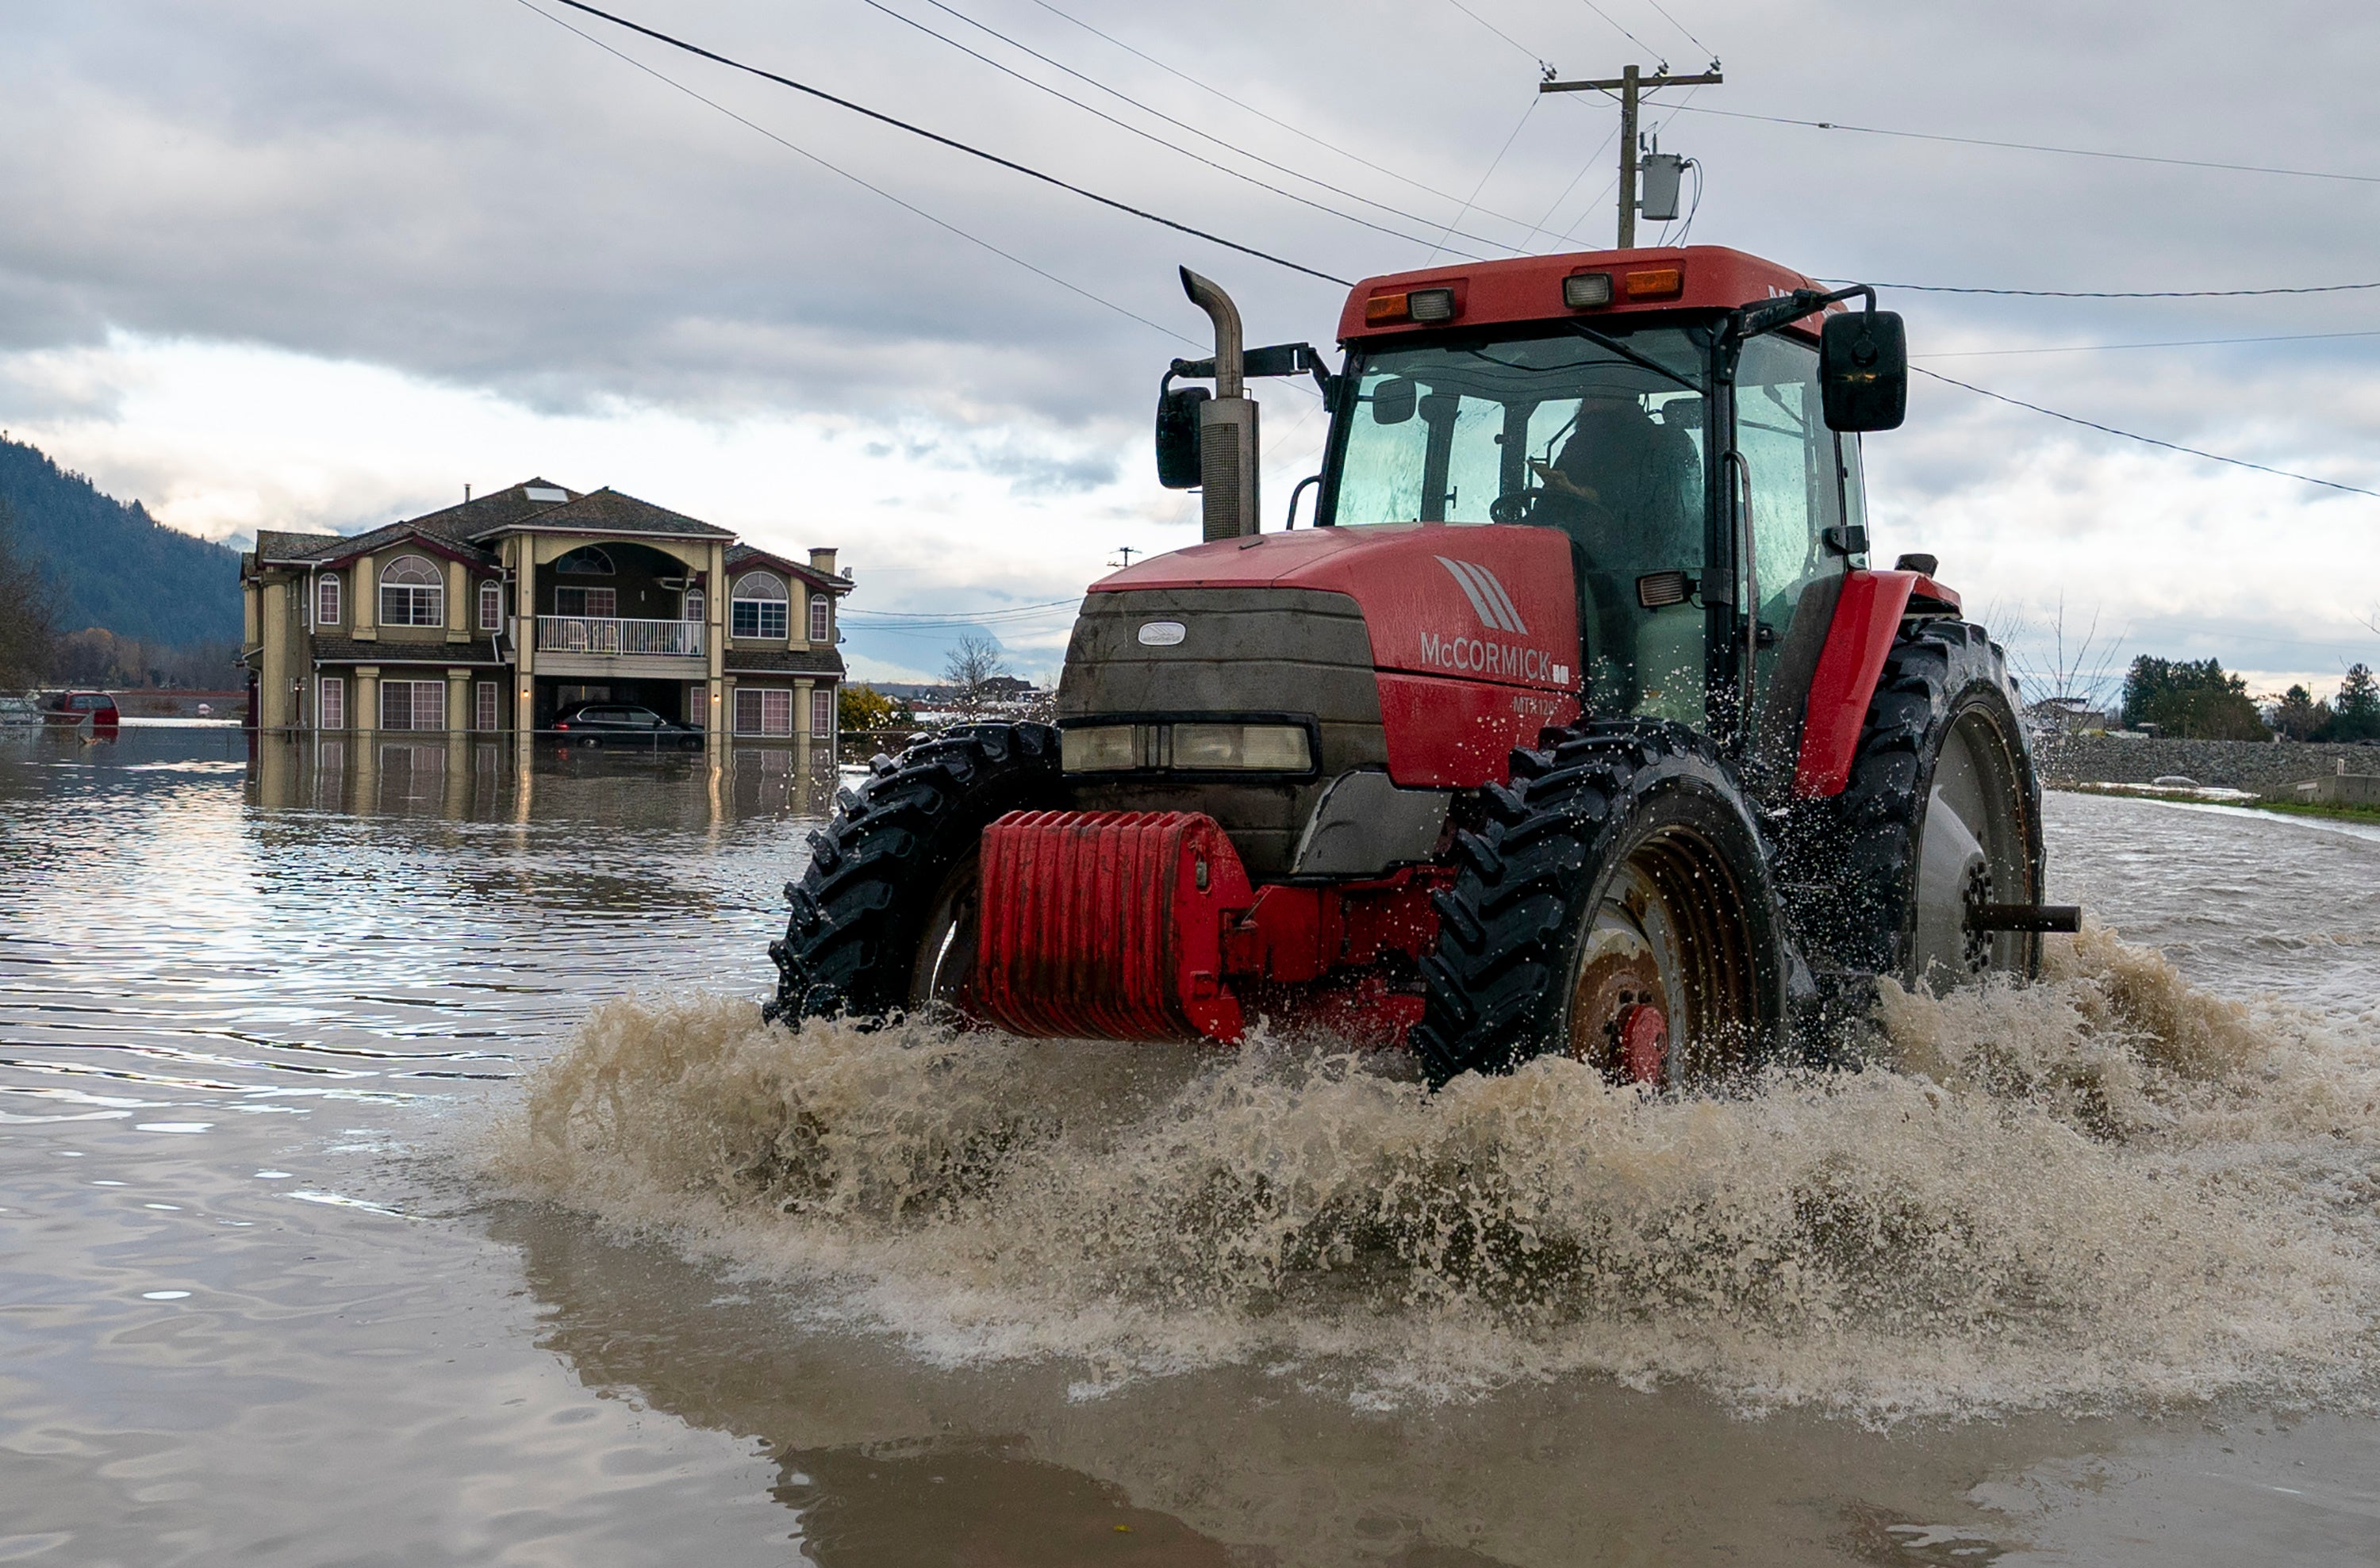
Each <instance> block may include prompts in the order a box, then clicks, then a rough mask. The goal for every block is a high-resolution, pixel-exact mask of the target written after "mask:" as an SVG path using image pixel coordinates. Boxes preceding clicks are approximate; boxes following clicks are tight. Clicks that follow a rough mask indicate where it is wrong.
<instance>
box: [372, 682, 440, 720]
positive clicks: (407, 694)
mask: <svg viewBox="0 0 2380 1568" xmlns="http://www.w3.org/2000/svg"><path fill="white" fill-rule="evenodd" d="M380 727H381V728H382V729H383V730H443V729H445V728H446V682H445V681H382V682H381V683H380Z"/></svg>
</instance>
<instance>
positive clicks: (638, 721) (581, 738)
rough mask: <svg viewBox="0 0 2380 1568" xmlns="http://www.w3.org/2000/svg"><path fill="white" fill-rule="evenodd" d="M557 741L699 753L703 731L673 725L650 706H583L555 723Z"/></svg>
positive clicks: (575, 708) (627, 704)
mask: <svg viewBox="0 0 2380 1568" xmlns="http://www.w3.org/2000/svg"><path fill="white" fill-rule="evenodd" d="M553 731H554V738H555V739H556V740H558V741H560V742H562V743H563V744H564V745H565V746H603V745H614V746H618V745H627V746H645V747H650V748H654V749H659V748H661V747H663V746H675V747H679V748H682V749H684V750H686V751H698V750H700V749H701V746H702V731H701V730H693V729H688V728H687V727H686V725H683V724H673V723H671V722H670V721H669V720H668V719H666V718H662V716H661V715H660V714H658V713H655V712H654V711H653V710H652V709H650V708H649V707H637V706H635V705H634V704H631V703H580V704H579V705H578V706H576V707H572V708H565V710H564V711H563V714H562V717H561V718H557V719H555V720H554V721H553Z"/></svg>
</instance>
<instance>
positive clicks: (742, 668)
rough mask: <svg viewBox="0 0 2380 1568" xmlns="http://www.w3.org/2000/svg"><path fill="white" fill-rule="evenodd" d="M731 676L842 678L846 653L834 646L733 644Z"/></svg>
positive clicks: (729, 665) (728, 664) (729, 659)
mask: <svg viewBox="0 0 2380 1568" xmlns="http://www.w3.org/2000/svg"><path fill="white" fill-rule="evenodd" d="M723 672H724V673H726V674H729V675H832V676H833V677H834V678H835V679H837V680H841V679H842V678H843V656H842V655H841V654H839V653H836V652H835V651H833V650H832V648H805V649H795V648H771V649H767V650H756V651H747V650H745V649H742V648H737V647H732V646H731V647H730V648H729V649H728V650H727V661H726V668H725V670H724V671H723Z"/></svg>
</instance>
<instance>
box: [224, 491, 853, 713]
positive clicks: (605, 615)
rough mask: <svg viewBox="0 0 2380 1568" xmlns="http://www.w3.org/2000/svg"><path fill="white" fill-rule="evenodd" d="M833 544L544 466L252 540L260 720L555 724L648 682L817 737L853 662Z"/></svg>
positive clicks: (655, 697)
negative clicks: (356, 519)
mask: <svg viewBox="0 0 2380 1568" xmlns="http://www.w3.org/2000/svg"><path fill="white" fill-rule="evenodd" d="M834 555H835V552H834V551H833V550H832V549H813V550H811V551H810V552H809V560H808V561H807V562H802V561H788V560H786V559H784V558H783V557H782V556H776V555H771V554H770V553H768V552H767V551H765V550H759V549H753V548H752V547H750V546H749V545H745V544H741V543H738V542H737V540H736V537H735V535H734V534H732V533H730V532H729V531H728V530H726V529H724V528H719V527H714V526H712V525H710V524H708V523H702V522H698V521H697V520H696V519H694V518H691V517H687V516H685V515H683V514H682V513H675V512H671V511H669V510H667V509H666V508H663V507H659V506H654V505H652V504H651V503H650V502H649V501H638V500H637V499H636V498H635V497H634V496H625V495H622V494H620V493H619V492H618V491H616V490H609V489H602V490H595V491H592V492H589V493H585V494H582V493H580V492H578V491H576V490H569V489H565V488H562V487H561V486H559V485H553V484H549V483H547V482H546V481H545V480H543V479H531V480H529V481H528V482H527V483H526V484H519V485H514V486H512V487H511V488H508V489H502V490H497V491H495V492H493V493H492V494H489V495H483V496H480V497H478V498H476V499H474V500H469V501H464V502H463V503H462V504H461V505H459V506H450V507H448V508H446V509H445V510H444V511H442V512H432V513H428V514H426V515H424V516H420V517H414V518H408V519H407V520H406V521H404V522H401V523H392V524H390V525H388V526H386V527H384V528H375V529H373V530H371V531H370V532H369V533H365V534H358V535H353V536H345V537H342V536H334V535H329V534H289V533H273V532H261V533H259V534H258V536H257V540H256V549H255V550H254V551H252V552H250V553H249V554H246V555H243V556H242V557H241V558H240V561H241V568H240V571H241V583H242V585H243V586H244V588H245V589H246V597H247V607H248V610H247V614H248V619H247V630H246V636H245V639H244V649H243V657H244V659H245V662H246V663H247V665H248V667H249V671H250V675H249V680H250V683H251V697H250V701H249V713H250V715H251V716H252V722H254V723H256V724H258V725H259V726H261V728H264V729H268V730H443V731H447V732H454V731H473V730H478V731H514V732H518V731H520V730H542V729H545V728H547V727H548V726H550V725H551V724H552V723H553V719H554V717H555V715H557V714H558V713H560V712H562V711H563V710H564V709H565V708H568V707H569V706H572V705H573V704H575V703H583V702H613V703H634V704H637V705H638V706H644V707H648V708H650V709H652V710H653V711H654V712H656V713H658V714H660V715H661V716H662V718H668V719H674V720H676V721H678V722H681V723H685V724H691V725H694V726H697V727H698V728H700V729H702V730H706V731H710V732H711V733H713V734H734V735H738V736H746V735H748V736H756V737H771V736H774V737H782V738H787V739H792V738H796V737H815V738H817V739H820V740H830V741H831V739H832V735H833V733H834V728H835V718H834V714H835V693H836V688H837V687H838V686H839V685H840V684H841V682H842V681H843V678H844V668H843V657H842V656H841V655H840V654H838V653H837V652H836V651H835V644H836V642H837V640H838V633H837V628H836V615H835V601H836V600H837V599H838V598H839V597H841V596H843V595H844V594H846V593H849V592H850V591H851V580H850V578H848V577H846V576H843V575H839V574H838V573H836V571H835V563H834Z"/></svg>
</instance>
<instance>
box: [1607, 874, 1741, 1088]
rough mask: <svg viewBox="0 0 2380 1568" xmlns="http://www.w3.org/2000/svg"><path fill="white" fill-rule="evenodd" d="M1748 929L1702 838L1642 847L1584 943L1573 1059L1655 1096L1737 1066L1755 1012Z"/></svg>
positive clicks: (1617, 879)
mask: <svg viewBox="0 0 2380 1568" xmlns="http://www.w3.org/2000/svg"><path fill="white" fill-rule="evenodd" d="M1750 969H1751V963H1750V949H1749V945H1748V939H1747V936H1746V933H1745V932H1744V929H1743V909H1742V905H1741V900H1740V899H1738V898H1737V897H1735V896H1734V885H1733V881H1732V879H1731V878H1730V877H1728V876H1727V875H1726V874H1725V873H1724V870H1723V869H1722V868H1721V867H1720V865H1719V864H1718V856H1717V853H1716V851H1715V850H1712V849H1711V848H1710V846H1709V845H1708V844H1706V843H1705V842H1704V841H1703V840H1702V839H1701V838H1699V837H1698V836H1695V835H1692V834H1687V833H1682V832H1672V833H1669V834H1663V835H1659V836H1657V837H1655V838H1650V839H1648V840H1646V841H1645V843H1643V844H1641V845H1639V846H1637V848H1636V849H1635V850H1634V851H1633V852H1632V853H1631V854H1630V856H1629V857H1628V859H1627V861H1626V862H1623V863H1622V864H1621V866H1620V867H1618V868H1617V870H1616V871H1615V873H1614V874H1613V876H1612V878H1611V881H1610V883H1609V887H1607V888H1606V890H1605V892H1604V894H1603V897H1602V899H1601V900H1600V901H1599V902H1598V903H1597V906H1596V909H1595V911H1594V912H1593V914H1592V916H1591V917H1590V918H1589V920H1588V921H1587V923H1586V929H1585V932H1584V933H1583V935H1582V939H1581V941H1580V943H1579V947H1578V960H1577V964H1576V967H1575V968H1574V970H1573V975H1574V977H1575V978H1574V979H1573V982H1572V984H1571V995H1570V1011H1569V1019H1568V1027H1569V1038H1568V1041H1567V1046H1568V1049H1569V1052H1570V1055H1572V1056H1573V1057H1574V1058H1576V1059H1578V1060H1580V1061H1584V1062H1590V1063H1592V1064H1594V1065H1595V1066H1597V1067H1600V1068H1601V1069H1602V1070H1603V1072H1604V1074H1605V1076H1606V1077H1608V1078H1610V1079H1612V1080H1615V1081H1617V1082H1621V1083H1638V1084H1645V1085H1647V1086H1650V1087H1655V1088H1663V1087H1674V1086H1677V1085H1681V1084H1683V1083H1686V1082H1688V1081H1689V1080H1693V1079H1696V1078H1701V1077H1706V1076H1714V1075H1715V1074H1716V1072H1717V1071H1718V1070H1719V1069H1721V1068H1723V1067H1725V1066H1728V1065H1730V1063H1731V1060H1732V1058H1733V1057H1734V1056H1735V1055H1737V1054H1738V1053H1740V1051H1741V1048H1742V1043H1743V1037H1744V1036H1745V1034H1746V1033H1747V1032H1748V1030H1747V1028H1745V1027H1743V1026H1748V1025H1749V1023H1750V1021H1751V1017H1750V1015H1751V1010H1752V1002H1751V989H1750Z"/></svg>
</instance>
